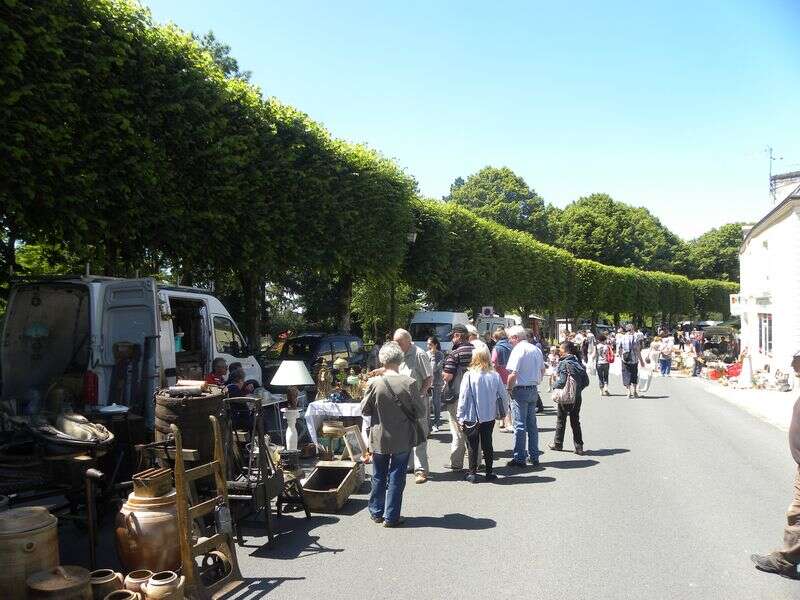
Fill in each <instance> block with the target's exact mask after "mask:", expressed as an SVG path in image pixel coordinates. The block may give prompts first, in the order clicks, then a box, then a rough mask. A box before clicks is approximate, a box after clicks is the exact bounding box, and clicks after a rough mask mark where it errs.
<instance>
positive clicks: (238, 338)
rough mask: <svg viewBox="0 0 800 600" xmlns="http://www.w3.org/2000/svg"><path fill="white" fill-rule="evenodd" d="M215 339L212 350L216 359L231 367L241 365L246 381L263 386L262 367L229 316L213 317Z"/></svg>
mask: <svg viewBox="0 0 800 600" xmlns="http://www.w3.org/2000/svg"><path fill="white" fill-rule="evenodd" d="M211 320H212V326H213V332H214V339H213V341H212V349H213V354H214V358H224V359H225V362H227V363H228V366H229V367H230V365H231V364H233V363H240V364H241V366H242V369H244V377H245V380H246V381H255V382H257V383H258V384H259V385H261V365H259V364H258V362H256V359H255V357H253V356H252V355H251V354H250V349H249V348H248V347H247V344H246V343H245V341H244V336H243V335H242V334H241V333H240V332H239V328H238V327H236V323H234V322H233V320H232V319H231V318H230V317H228V316H227V315H212V318H211Z"/></svg>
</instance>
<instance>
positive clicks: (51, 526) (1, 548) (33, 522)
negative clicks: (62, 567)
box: [0, 506, 59, 600]
mask: <svg viewBox="0 0 800 600" xmlns="http://www.w3.org/2000/svg"><path fill="white" fill-rule="evenodd" d="M57 525H58V519H56V518H55V517H54V516H53V515H51V514H50V512H49V511H48V510H47V509H46V508H44V507H42V506H28V507H24V508H12V509H9V510H6V511H3V512H2V513H0V591H2V598H3V599H4V600H25V598H27V587H26V585H25V581H26V580H27V579H28V577H29V576H31V575H33V574H34V573H37V572H39V571H44V570H47V569H52V568H54V567H57V566H58V563H59V559H58V529H57Z"/></svg>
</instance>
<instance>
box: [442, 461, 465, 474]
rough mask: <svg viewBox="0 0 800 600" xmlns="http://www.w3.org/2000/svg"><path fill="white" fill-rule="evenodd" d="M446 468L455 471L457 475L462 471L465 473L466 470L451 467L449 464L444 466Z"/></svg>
mask: <svg viewBox="0 0 800 600" xmlns="http://www.w3.org/2000/svg"><path fill="white" fill-rule="evenodd" d="M444 468H445V469H450V470H451V471H455V472H456V473H460V472H461V471H463V470H464V467H454V466H453V465H451V464H450V463H447V464H446V465H445V466H444Z"/></svg>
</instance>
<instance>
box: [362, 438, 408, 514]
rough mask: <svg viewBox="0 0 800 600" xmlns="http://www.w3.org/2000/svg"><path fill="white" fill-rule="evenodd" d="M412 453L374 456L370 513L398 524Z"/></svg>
mask: <svg viewBox="0 0 800 600" xmlns="http://www.w3.org/2000/svg"><path fill="white" fill-rule="evenodd" d="M409 456H411V452H401V453H400V454H373V455H372V491H371V492H370V494H369V513H370V514H371V515H372V516H373V517H378V518H380V517H383V519H384V521H388V522H389V523H397V521H398V519H399V518H400V508H401V506H402V504H403V490H404V489H405V487H406V467H407V466H408V458H409Z"/></svg>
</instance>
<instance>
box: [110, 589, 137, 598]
mask: <svg viewBox="0 0 800 600" xmlns="http://www.w3.org/2000/svg"><path fill="white" fill-rule="evenodd" d="M103 600H142V595H141V594H140V593H139V592H132V591H130V590H116V591H113V592H111V593H110V594H109V595H108V596H106V597H105V598H103Z"/></svg>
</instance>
